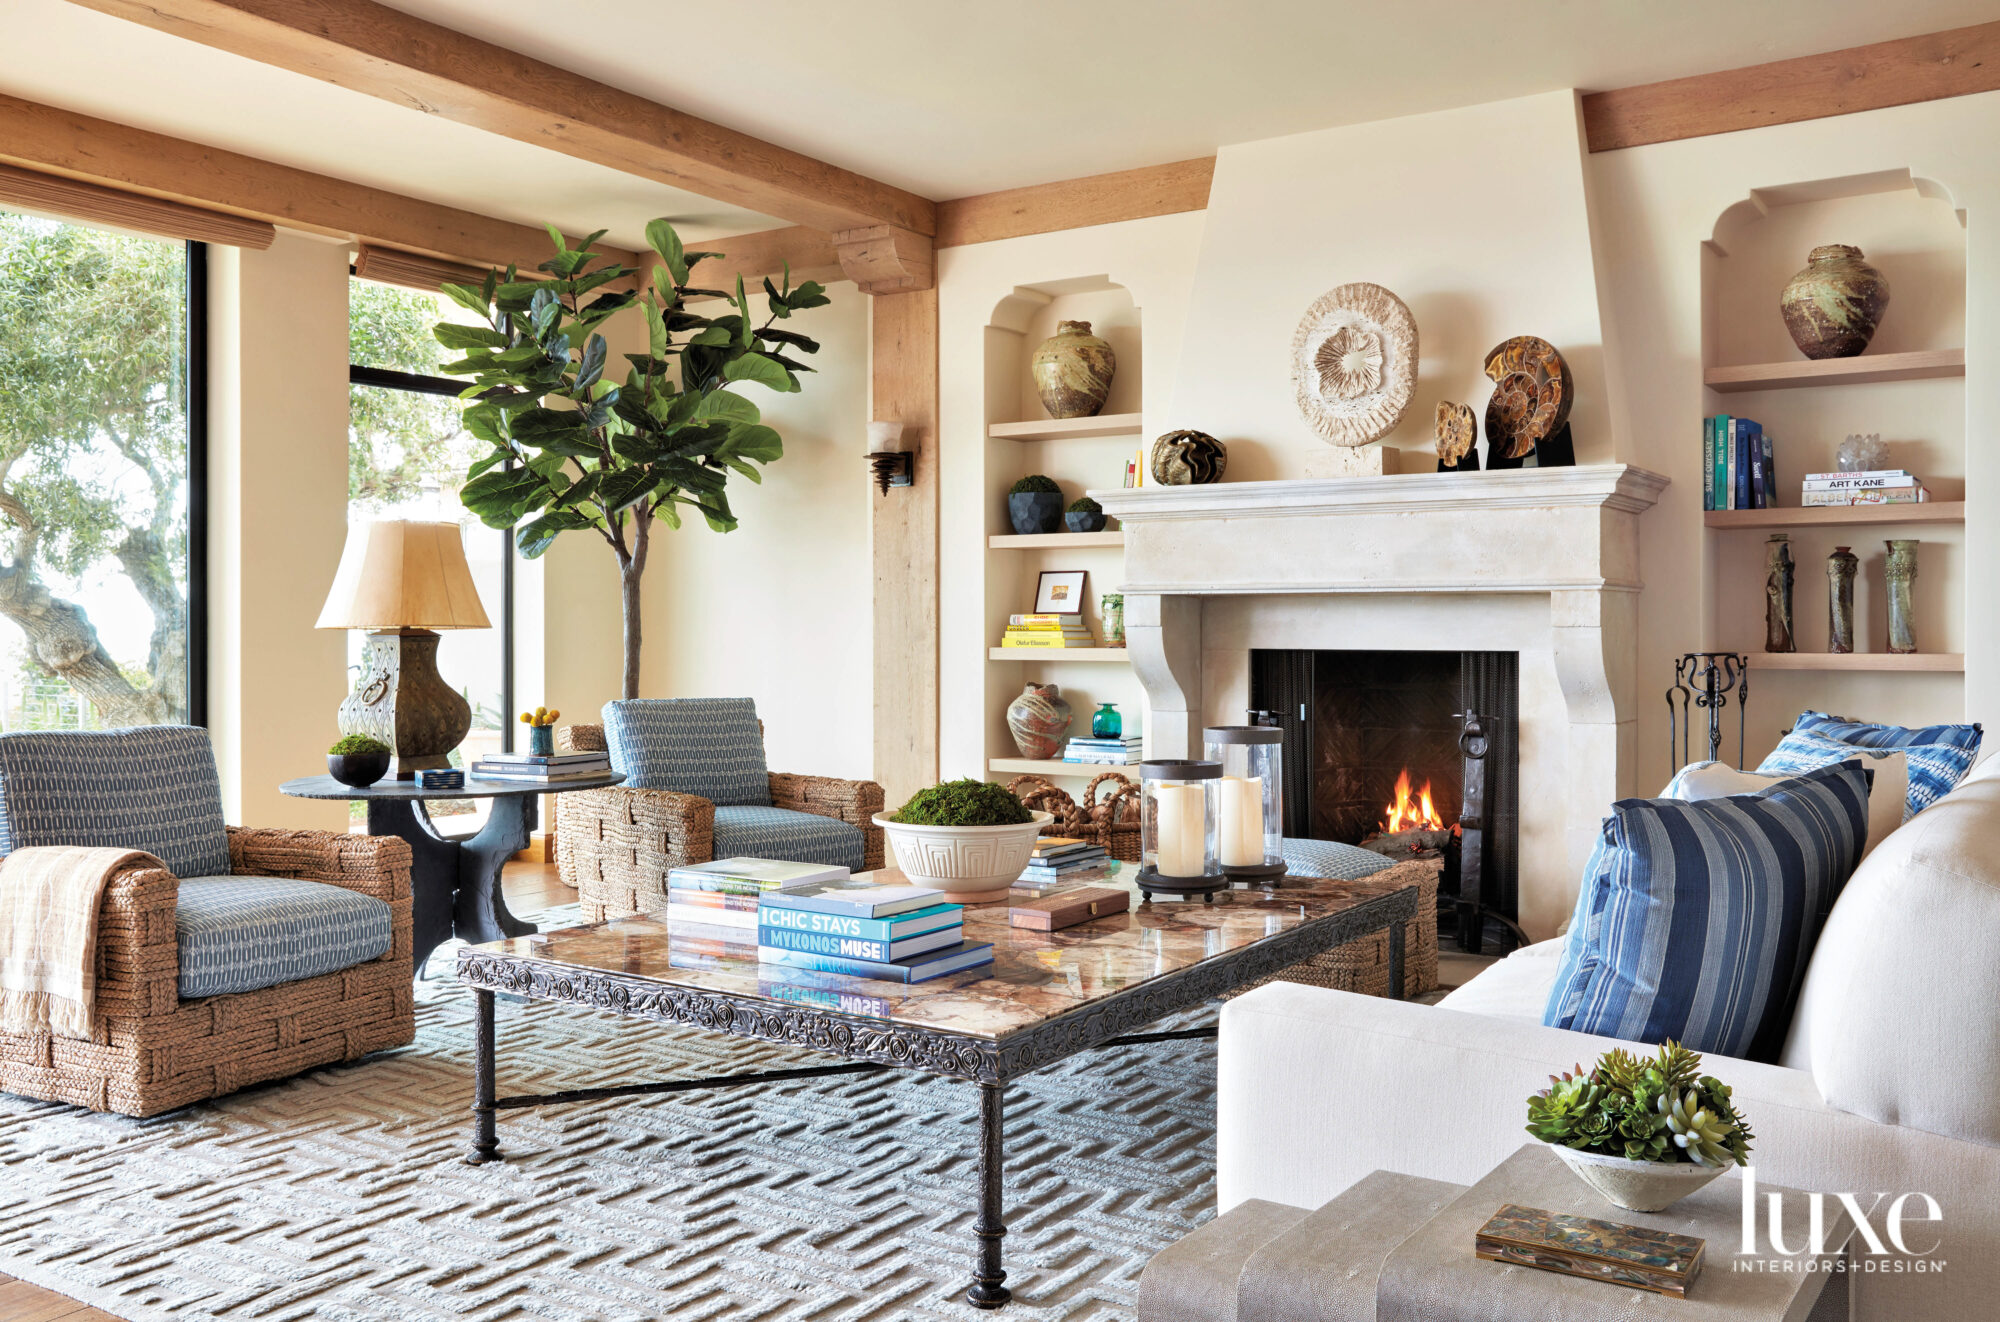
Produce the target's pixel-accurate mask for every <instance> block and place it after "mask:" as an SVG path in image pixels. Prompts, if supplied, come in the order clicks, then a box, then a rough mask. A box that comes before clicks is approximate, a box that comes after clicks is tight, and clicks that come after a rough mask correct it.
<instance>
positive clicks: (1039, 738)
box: [1007, 684, 1071, 866]
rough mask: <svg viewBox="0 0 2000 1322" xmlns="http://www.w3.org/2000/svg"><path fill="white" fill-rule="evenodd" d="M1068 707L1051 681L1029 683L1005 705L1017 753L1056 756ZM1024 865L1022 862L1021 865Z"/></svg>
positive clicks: (1065, 739) (1065, 729)
mask: <svg viewBox="0 0 2000 1322" xmlns="http://www.w3.org/2000/svg"><path fill="white" fill-rule="evenodd" d="M1070 717H1071V712H1070V707H1069V704H1068V703H1067V702H1064V701H1063V696H1062V690H1061V689H1060V688H1058V687H1057V686H1056V685H1054V684H1030V685H1028V686H1027V687H1025V688H1023V689H1022V690H1021V696H1020V697H1018V698H1016V699H1014V700H1013V701H1012V702H1010V703H1008V704H1007V732H1008V733H1009V734H1011V735H1013V736H1014V746H1015V747H1016V748H1018V749H1020V750H1021V756H1022V757H1026V758H1034V759H1035V760H1037V761H1042V760H1046V759H1048V758H1054V757H1060V756H1061V755H1062V746H1063V745H1064V744H1066V743H1068V742H1069V723H1070ZM1023 866H1025V865H1023Z"/></svg>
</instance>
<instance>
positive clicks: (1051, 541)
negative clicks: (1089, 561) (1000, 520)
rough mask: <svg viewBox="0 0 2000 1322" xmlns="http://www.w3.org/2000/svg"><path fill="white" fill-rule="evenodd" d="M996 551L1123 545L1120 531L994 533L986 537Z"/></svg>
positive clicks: (988, 543) (1122, 534)
mask: <svg viewBox="0 0 2000 1322" xmlns="http://www.w3.org/2000/svg"><path fill="white" fill-rule="evenodd" d="M986 544H987V545H988V546H990V547H992V548H993V549H994V550H996V551H1033V550H1036V549H1038V548H1041V547H1070V548H1072V549H1074V548H1077V547H1085V546H1123V545H1125V534H1124V533H1122V532H1031V533H996V534H995V535H993V536H991V537H988V538H987V539H986Z"/></svg>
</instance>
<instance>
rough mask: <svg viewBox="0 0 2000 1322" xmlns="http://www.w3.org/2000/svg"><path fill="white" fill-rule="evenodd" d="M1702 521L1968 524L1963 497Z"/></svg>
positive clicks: (1725, 514) (1713, 513)
mask: <svg viewBox="0 0 2000 1322" xmlns="http://www.w3.org/2000/svg"><path fill="white" fill-rule="evenodd" d="M1701 521H1702V522H1703V523H1705V524H1707V525H1708V526H1709V527H1711V528H1839V527H1849V526H1853V525H1855V524H1881V523H1964V522H1965V502H1964V501H1962V500H1926V501H1922V502H1919V503H1917V504H1914V505H1822V506H1818V507H1815V508H1813V509H1775V510H1709V511H1707V512H1706V513H1704V514H1703V515H1702V516H1701Z"/></svg>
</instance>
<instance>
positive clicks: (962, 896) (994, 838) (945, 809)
mask: <svg viewBox="0 0 2000 1322" xmlns="http://www.w3.org/2000/svg"><path fill="white" fill-rule="evenodd" d="M1054 820H1055V817H1054V816H1053V815H1051V814H1049V813H1045V812H1037V811H1035V810H1033V809H1030V808H1028V807H1025V806H1024V805H1023V804H1022V803H1021V801H1020V800H1019V799H1017V798H1015V797H1014V795H1013V794H1012V793H1011V792H1010V791H1009V790H1007V789H1006V787H1004V786H1001V785H995V784H992V783H990V782H988V781H983V780H971V779H967V780H948V781H946V782H945V783H944V784H942V785H933V786H931V788H929V789H927V790H919V791H917V792H916V793H915V794H912V795H911V796H910V801H909V802H908V803H906V804H904V805H903V806H902V807H900V808H898V809H897V810H896V811H895V812H892V813H890V812H879V813H876V814H875V818H874V821H875V825H877V826H879V827H881V828H882V831H883V834H885V835H886V836H888V838H889V846H890V848H891V849H892V850H894V852H895V855H896V866H897V867H898V868H901V869H902V872H903V875H904V876H906V877H908V878H909V879H910V880H911V881H912V882H913V883H915V884H916V885H919V886H935V887H937V888H938V889H939V890H941V891H943V892H944V897H945V899H946V900H947V901H949V902H950V903H952V904H988V903H991V902H993V901H996V900H1004V899H1006V898H1007V891H1008V888H1010V887H1011V886H1013V884H1014V883H1015V881H1017V880H1019V878H1020V876H1021V873H1022V871H1023V870H1024V869H1026V868H1027V866H1028V860H1029V858H1031V857H1032V856H1033V855H1034V852H1035V837H1036V836H1038V835H1040V834H1041V832H1042V828H1043V827H1044V826H1047V825H1048V824H1049V823H1050V822H1052V821H1054Z"/></svg>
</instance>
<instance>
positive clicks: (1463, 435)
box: [1436, 399, 1479, 465]
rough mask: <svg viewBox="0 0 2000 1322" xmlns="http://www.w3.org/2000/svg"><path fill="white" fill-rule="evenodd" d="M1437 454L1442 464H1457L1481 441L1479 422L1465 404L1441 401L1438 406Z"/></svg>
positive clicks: (1446, 400)
mask: <svg viewBox="0 0 2000 1322" xmlns="http://www.w3.org/2000/svg"><path fill="white" fill-rule="evenodd" d="M1436 432H1437V452H1438V462H1439V463H1441V464H1454V465H1455V464H1457V463H1458V461H1459V460H1461V459H1463V458H1465V455H1466V452H1467V451H1468V450H1470V449H1471V448H1472V443H1473V442H1474V441H1476V440H1478V439H1479V422H1478V420H1477V419H1476V418H1474V417H1473V416H1472V410H1471V409H1470V408H1468V407H1466V406H1465V405H1463V404H1454V403H1452V402H1451V401H1450V400H1448V399H1441V400H1439V401H1438V406H1437V422H1436Z"/></svg>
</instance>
